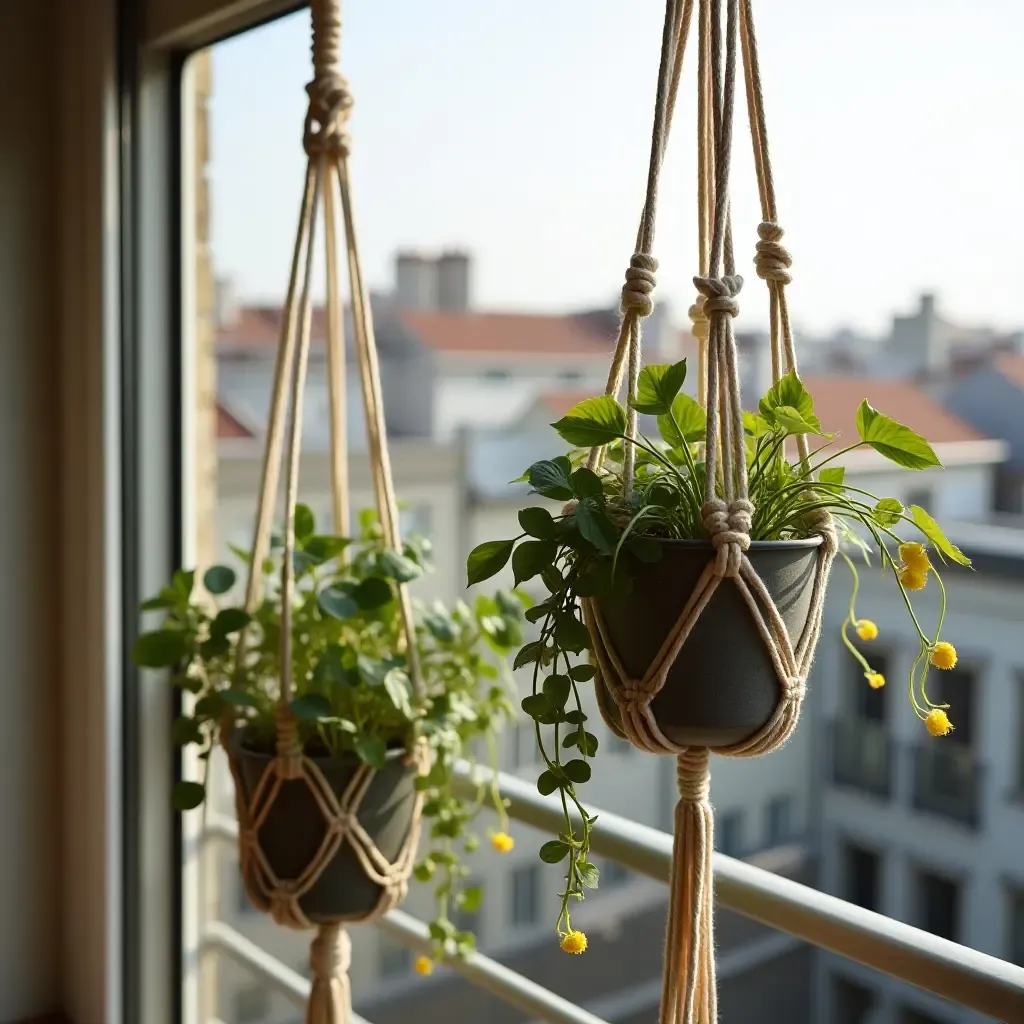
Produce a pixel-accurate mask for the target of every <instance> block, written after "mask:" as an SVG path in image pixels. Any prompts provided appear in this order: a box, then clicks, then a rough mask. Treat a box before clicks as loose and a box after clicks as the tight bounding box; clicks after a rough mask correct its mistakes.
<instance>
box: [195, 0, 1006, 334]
mask: <svg viewBox="0 0 1024 1024" xmlns="http://www.w3.org/2000/svg"><path fill="white" fill-rule="evenodd" d="M343 10H344V19H345V25H344V37H343V48H342V65H343V70H344V72H345V74H346V75H347V77H348V78H349V82H350V85H351V88H352V92H353V95H354V97H355V108H354V111H353V115H352V119H351V133H352V137H353V151H352V156H351V164H352V179H353V181H352V185H353V196H354V204H355V209H356V217H357V223H358V228H359V240H360V244H361V246H362V251H363V259H364V264H365V267H366V272H367V277H368V280H369V283H370V285H371V287H373V288H380V289H385V288H389V287H390V286H391V283H392V278H393V275H392V259H393V255H394V252H395V250H396V249H398V248H403V247H409V248H416V249H421V250H424V251H428V252H429V251H435V250H440V249H442V248H465V249H468V250H469V251H470V252H471V253H472V255H473V260H474V264H473V266H474V277H473V301H474V304H475V305H476V306H478V307H479V308H484V309H499V310H516V311H524V312H529V311H536V312H562V311H569V310H573V309H578V308H581V307H587V306H594V305H598V304H601V305H604V304H608V303H609V302H612V301H614V299H615V296H616V294H617V292H618V290H619V288H620V287H621V282H622V280H623V274H624V271H625V268H626V267H627V266H628V264H629V257H630V255H631V253H632V247H633V242H634V240H635V234H636V229H637V223H638V218H639V215H640V210H641V206H642V203H643V196H644V186H645V178H646V167H647V161H648V153H649V146H650V130H651V121H652V115H653V103H654V90H655V83H656V78H657V70H658V55H659V47H660V36H661V22H662V18H663V14H664V4H663V2H662V0H516V2H515V3H510V2H507V0H506V2H495V0H491V2H489V3H481V2H480V0H429V2H427V0H345V2H344V4H343ZM754 10H755V15H756V21H757V30H758V37H759V43H760V52H761V64H762V75H763V80H764V90H765V103H766V116H767V124H768V133H769V142H770V146H771V152H772V159H773V165H774V168H775V178H776V182H777V190H778V196H779V211H780V216H779V220H780V223H781V224H782V225H783V227H784V228H785V230H786V238H785V243H786V244H787V246H788V247H789V249H790V251H791V252H792V253H793V257H794V266H793V275H794V281H793V284H792V285H791V287H790V303H791V308H792V310H793V316H794V319H795V321H796V323H797V324H798V326H800V327H801V328H803V329H804V330H806V331H814V332H818V331H825V330H829V329H832V328H835V327H838V326H843V325H848V326H852V327H855V328H860V329H864V330H868V331H880V330H882V329H883V328H884V327H885V326H886V324H887V323H888V321H889V318H890V317H891V315H892V314H893V313H894V312H903V313H906V312H911V311H912V310H913V308H914V307H915V306H916V303H917V296H918V294H919V293H920V292H922V291H933V292H935V293H936V294H937V295H938V296H939V309H940V312H941V313H942V314H943V315H945V316H947V317H948V318H950V319H952V320H954V321H957V322H962V323H968V324H974V323H977V324H993V325H995V326H997V327H1000V328H1003V329H1013V328H1020V327H1024V116H1022V107H1024V48H1022V44H1021V40H1024V4H1021V3H1019V0H857V2H850V0H772V2H771V3H768V2H759V3H755V5H754ZM308 37H309V14H308V11H302V12H299V13H298V14H294V15H291V16H289V17H287V18H283V19H281V20H278V21H275V22H272V23H270V24H268V25H265V26H263V27H261V28H259V29H255V30H253V31H251V32H248V33H246V34H244V35H242V36H238V37H236V38H234V39H230V40H227V41H225V42H223V43H220V44H218V45H217V46H216V47H215V50H214V84H213V90H214V91H213V97H212V101H211V118H212V121H211V123H212V137H211V146H212V164H211V168H210V175H211V187H212V192H211V197H212V217H213V248H214V259H215V263H216V267H217V270H218V273H219V274H222V275H227V276H229V277H230V278H232V279H233V281H234V284H235V287H236V289H237V291H238V294H239V295H240V296H241V297H242V298H243V299H248V300H253V301H266V302H273V303H276V302H280V301H281V298H282V296H283V293H284V289H285V285H286V282H287V273H288V264H289V259H290V254H291V249H292V245H293V241H294V234H295V227H296V219H297V216H298V205H299V198H300V191H301V186H302V176H303V164H304V161H305V155H304V153H303V151H302V144H301V139H302V123H303V118H304V114H305V107H306V94H305V91H304V85H305V83H306V82H307V81H308V80H309V78H310V76H311V70H312V67H311V60H310V56H309V38H308ZM695 68H696V61H695V60H693V59H691V60H689V61H688V66H687V68H686V70H685V71H684V79H683V83H682V86H681V91H682V99H681V101H680V106H679V108H678V111H677V115H676V121H675V125H674V127H673V138H672V139H671V141H670V145H669V153H668V156H667V159H666V163H665V167H664V171H663V176H662V186H661V192H660V200H659V214H658V227H657V236H656V239H655V244H654V254H655V255H656V256H657V258H658V259H659V261H660V263H661V269H660V272H659V275H658V277H659V285H658V297H659V298H660V299H661V300H663V301H668V302H670V303H671V304H672V307H673V309H674V310H675V315H676V316H677V317H685V309H686V307H687V306H689V304H690V303H691V302H692V301H693V294H694V291H693V286H692V277H693V274H694V273H695V272H696V269H697V267H696V264H697V236H696V192H695V188H696V185H695V170H696V148H695V135H696V117H695V104H694V100H693V96H694V93H695ZM736 113H737V132H736V137H735V156H734V161H733V187H732V196H733V206H734V231H735V237H736V246H737V262H738V264H739V269H740V272H741V273H743V274H744V276H745V277H746V285H745V288H744V290H743V293H742V295H741V296H740V305H741V315H740V319H739V326H740V327H743V328H751V327H756V326H759V325H760V324H761V323H763V322H764V318H765V316H766V310H767V304H766V301H765V298H764V285H763V284H762V282H760V281H759V280H758V279H757V278H756V276H755V275H754V272H753V267H752V263H751V261H752V258H753V253H754V244H755V242H756V240H757V235H756V229H757V223H758V221H759V220H760V215H759V211H758V208H757V190H756V183H755V179H754V172H753V161H752V157H751V148H750V143H749V135H747V134H746V132H747V129H746V123H745V122H746V109H745V107H744V105H743V104H742V103H739V104H738V105H737V111H736Z"/></svg>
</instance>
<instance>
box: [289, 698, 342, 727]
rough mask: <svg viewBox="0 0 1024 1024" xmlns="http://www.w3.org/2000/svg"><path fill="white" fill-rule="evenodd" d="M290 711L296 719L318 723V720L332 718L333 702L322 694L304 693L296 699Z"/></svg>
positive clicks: (290, 705)
mask: <svg viewBox="0 0 1024 1024" xmlns="http://www.w3.org/2000/svg"><path fill="white" fill-rule="evenodd" d="M288 709H289V710H290V711H291V713H292V714H293V715H294V716H295V717H296V718H301V719H302V720H303V721H316V720H317V719H318V718H330V717H331V714H332V710H333V709H332V708H331V702H330V701H329V700H328V699H327V698H326V697H325V696H324V695H323V694H320V693H304V694H302V696H300V697H296V698H295V699H294V700H293V701H292V702H291V703H290V704H289V705H288Z"/></svg>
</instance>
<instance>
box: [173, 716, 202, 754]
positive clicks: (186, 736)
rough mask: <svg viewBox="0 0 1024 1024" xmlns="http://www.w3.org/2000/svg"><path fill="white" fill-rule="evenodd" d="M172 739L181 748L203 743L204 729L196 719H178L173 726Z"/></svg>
mask: <svg viewBox="0 0 1024 1024" xmlns="http://www.w3.org/2000/svg"><path fill="white" fill-rule="evenodd" d="M171 739H172V740H173V741H174V743H175V744H177V745H178V746H179V747H184V746H187V745H188V744H189V743H200V744H201V743H202V742H203V739H204V736H203V727H202V726H201V725H200V724H199V722H197V721H196V720H195V719H194V718H185V717H182V718H176V719H175V720H174V725H172V726H171Z"/></svg>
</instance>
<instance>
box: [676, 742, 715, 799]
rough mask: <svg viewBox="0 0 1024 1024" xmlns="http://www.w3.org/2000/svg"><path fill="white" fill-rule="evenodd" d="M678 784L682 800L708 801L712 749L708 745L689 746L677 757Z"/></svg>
mask: <svg viewBox="0 0 1024 1024" xmlns="http://www.w3.org/2000/svg"><path fill="white" fill-rule="evenodd" d="M676 785H677V786H678V788H679V798H680V799H681V800H685V801H686V802H687V803H691V804H698V803H700V804H703V803H707V802H708V797H709V796H710V794H711V751H709V750H708V748H707V747H687V748H686V750H684V751H683V753H681V754H680V755H679V757H677V758H676Z"/></svg>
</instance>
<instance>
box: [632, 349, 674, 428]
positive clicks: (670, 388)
mask: <svg viewBox="0 0 1024 1024" xmlns="http://www.w3.org/2000/svg"><path fill="white" fill-rule="evenodd" d="M685 380H686V360H685V359H683V360H682V361H681V362H678V363H659V364H657V365H655V366H645V367H644V368H643V369H642V370H641V371H640V380H639V381H638V383H637V389H636V397H635V398H634V399H633V401H632V405H633V408H634V409H636V411H637V412H642V413H645V414H647V415H650V416H662V415H664V414H665V413H667V412H668V411H669V409H671V408H672V403H673V401H674V400H675V398H676V396H677V395H678V394H679V389H680V388H681V387H682V386H683V382H684V381H685Z"/></svg>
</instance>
